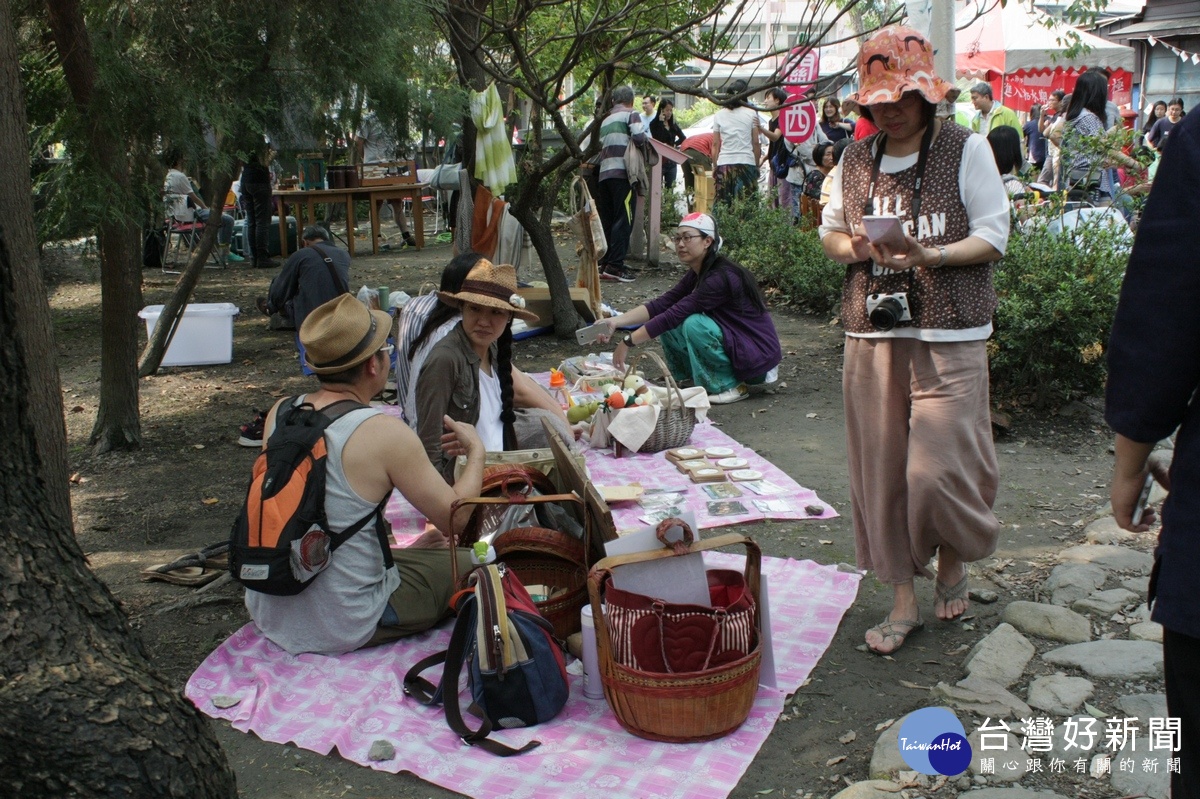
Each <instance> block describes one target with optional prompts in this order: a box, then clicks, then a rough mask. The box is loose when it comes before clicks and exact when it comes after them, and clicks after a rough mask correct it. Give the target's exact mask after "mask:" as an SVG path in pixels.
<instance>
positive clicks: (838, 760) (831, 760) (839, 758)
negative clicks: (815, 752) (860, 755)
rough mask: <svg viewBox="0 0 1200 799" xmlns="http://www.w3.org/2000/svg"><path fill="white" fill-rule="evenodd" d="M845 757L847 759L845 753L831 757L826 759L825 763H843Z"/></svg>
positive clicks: (827, 764) (828, 764) (830, 764)
mask: <svg viewBox="0 0 1200 799" xmlns="http://www.w3.org/2000/svg"><path fill="white" fill-rule="evenodd" d="M845 759H846V756H845V755H838V756H837V757H831V758H829V759H828V760H826V761H825V765H826V766H836V765H837V764H838V763H841V762H842V761H843V760H845Z"/></svg>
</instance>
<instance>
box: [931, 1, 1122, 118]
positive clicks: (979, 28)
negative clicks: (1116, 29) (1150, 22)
mask: <svg viewBox="0 0 1200 799" xmlns="http://www.w3.org/2000/svg"><path fill="white" fill-rule="evenodd" d="M955 27H956V28H957V29H958V32H957V34H956V35H955V42H954V46H955V71H956V72H957V75H958V77H969V78H975V79H978V80H985V81H987V82H988V83H989V84H991V86H992V92H993V94H994V95H995V96H996V97H997V98H1000V102H1002V103H1003V104H1004V105H1006V106H1008V107H1009V108H1011V109H1013V110H1015V111H1028V110H1029V108H1030V106H1032V105H1033V104H1035V103H1045V101H1046V97H1047V96H1048V95H1049V94H1050V92H1052V91H1054V90H1055V89H1062V90H1063V91H1065V92H1070V91H1071V90H1072V89H1073V88H1074V87H1075V79H1076V78H1077V77H1078V76H1079V73H1080V72H1082V71H1083V70H1084V69H1086V68H1088V67H1104V68H1105V69H1108V70H1109V72H1110V73H1111V78H1110V80H1109V89H1110V91H1111V93H1112V100H1113V102H1114V103H1116V104H1117V105H1128V104H1129V103H1130V102H1131V101H1132V89H1133V83H1132V78H1133V76H1132V74H1131V72H1130V71H1131V70H1132V69H1133V62H1134V57H1133V48H1131V47H1126V46H1125V45H1121V44H1116V43H1114V42H1109V41H1106V40H1105V39H1101V38H1100V37H1099V36H1095V35H1093V34H1090V33H1087V32H1086V31H1077V30H1075V29H1074V28H1071V27H1070V26H1069V25H1067V24H1066V23H1064V22H1061V21H1059V20H1055V19H1053V18H1052V17H1049V16H1048V15H1046V14H1044V13H1042V12H1041V11H1038V10H1037V9H1032V8H1029V7H1027V6H1025V5H1024V4H1023V2H1022V0H1008V2H1007V4H1006V5H1005V6H1003V7H1001V5H1000V3H999V2H998V0H969V1H968V2H967V4H966V6H965V7H964V8H962V9H961V10H960V11H959V13H958V17H957V20H956V26H955ZM1075 36H1078V37H1079V39H1080V40H1082V43H1083V44H1084V45H1086V47H1084V48H1082V49H1084V50H1086V52H1083V53H1080V54H1079V55H1076V56H1074V57H1073V58H1068V57H1066V55H1065V54H1064V51H1065V50H1066V48H1067V47H1068V46H1070V45H1071V44H1072V43H1073V41H1074V37H1075Z"/></svg>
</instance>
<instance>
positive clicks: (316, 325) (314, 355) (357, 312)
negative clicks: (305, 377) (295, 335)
mask: <svg viewBox="0 0 1200 799" xmlns="http://www.w3.org/2000/svg"><path fill="white" fill-rule="evenodd" d="M391 332H392V316H391V314H389V313H388V312H387V311H372V310H370V309H369V308H367V306H365V305H363V304H362V303H361V302H359V301H358V298H357V297H355V296H354V295H353V294H343V295H342V296H340V297H337V298H335V299H332V300H330V301H329V302H327V303H325V304H323V305H319V306H317V307H316V308H315V309H314V310H313V311H312V312H311V313H310V314H309V315H308V316H307V317H306V318H305V319H304V324H302V325H300V343H301V344H303V345H304V360H305V361H306V362H307V363H308V368H309V369H312V370H313V372H315V373H316V374H319V375H330V374H335V373H337V372H344V371H345V370H347V369H350V368H352V367H355V366H358V365H359V364H360V363H362V362H363V361H365V360H366V359H367V358H370V357H371V356H372V355H374V354H375V353H377V352H379V350H380V349H382V348H383V345H384V344H386V343H387V338H388V335H389V334H390V333H391Z"/></svg>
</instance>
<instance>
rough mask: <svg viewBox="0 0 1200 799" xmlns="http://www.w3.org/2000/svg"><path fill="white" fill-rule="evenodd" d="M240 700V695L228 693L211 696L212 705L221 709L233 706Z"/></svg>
mask: <svg viewBox="0 0 1200 799" xmlns="http://www.w3.org/2000/svg"><path fill="white" fill-rule="evenodd" d="M241 701H242V698H241V697H240V696H230V695H228V694H217V695H216V696H214V697H213V698H212V703H213V707H219V708H221V709H222V710H224V709H225V708H230V707H233V706H234V705H236V704H238V703H239V702H241Z"/></svg>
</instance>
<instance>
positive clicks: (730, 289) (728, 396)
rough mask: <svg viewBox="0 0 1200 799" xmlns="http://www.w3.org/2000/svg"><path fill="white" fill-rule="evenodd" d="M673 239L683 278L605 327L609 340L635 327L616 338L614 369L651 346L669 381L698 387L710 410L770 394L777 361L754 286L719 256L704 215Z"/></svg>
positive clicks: (712, 225) (717, 240)
mask: <svg viewBox="0 0 1200 799" xmlns="http://www.w3.org/2000/svg"><path fill="white" fill-rule="evenodd" d="M673 239H674V241H675V254H676V255H678V256H679V261H680V263H682V264H683V265H684V266H686V267H687V268H688V271H687V272H686V273H685V274H684V276H683V277H682V278H681V279H680V281H679V282H678V283H676V284H675V286H674V287H672V288H671V289H670V290H669V291H667V292H666V293H664V294H663V295H661V296H660V297H658V298H656V299H653V300H651V301H650V302H648V303H646V304H645V305H639V306H638V307H636V308H634V309H633V310H632V311H626V312H625V313H623V314H621V315H620V316H614V317H612V318H611V319H607V320H605V321H607V322H608V323H609V326H610V329H611V330H613V331H614V332H615V331H616V330H617V328H623V327H624V328H628V327H632V326H634V325H640V326H639V327H637V329H635V330H633V331H632V332H627V333H624V334H622V335H621V336H620V337H619V342H620V343H618V344H617V348H616V350H615V351H614V352H613V365H614V366H616V367H617V368H619V369H620V368H624V366H625V359H626V357H627V356H628V354H629V350H630V349H631V348H633V347H636V346H639V345H641V344H645V343H646V342H647V341H649V340H650V339H652V338H658V339H660V340H661V341H662V348H663V352H664V353H665V354H666V360H667V366H668V367H670V369H671V373H672V375H673V376H674V377H675V378H676V379H677V380H680V381H691V382H692V383H693V384H695V385H697V386H703V387H704V389H705V390H706V391H708V395H709V396H708V401H709V402H711V403H713V404H715V405H725V404H728V403H731V402H737V401H739V400H743V399H746V397H748V396H749V394H750V391H751V390H752V389H753V390H756V391H757V390H766V389H767V388H770V387H771V386H772V385H773V384H774V383H775V381H776V380H777V379H778V377H779V369H778V367H779V362H780V360H782V358H783V354H782V351H781V350H780V347H779V336H778V335H777V334H776V333H775V323H774V322H772V321H771V314H770V313H769V312H768V311H767V305H766V302H765V301H764V300H763V295H762V291H760V290H759V288H758V282H757V281H756V280H755V279H754V276H753V275H751V274H750V272H749V271H747V270H746V268H745V267H743V266H741V265H739V264H736V263H734V262H733V261H731V260H729V259H728V258H726V257H725V256H723V255H721V254H720V249H721V237H720V236H718V235H717V228H716V222H715V221H714V220H713V218H712V217H711V216H709V215H708V214H688V215H687V216H685V217H684V218H683V219H682V220H681V221H680V222H679V228H678V229H677V230H676V231H675V235H674V236H673Z"/></svg>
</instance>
